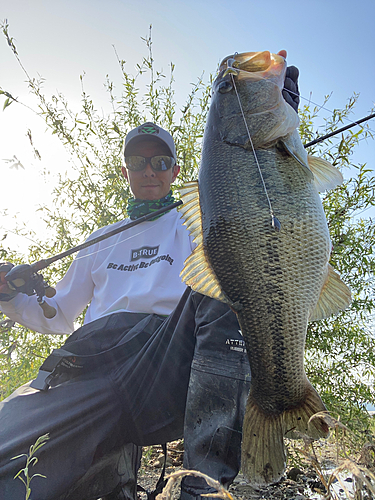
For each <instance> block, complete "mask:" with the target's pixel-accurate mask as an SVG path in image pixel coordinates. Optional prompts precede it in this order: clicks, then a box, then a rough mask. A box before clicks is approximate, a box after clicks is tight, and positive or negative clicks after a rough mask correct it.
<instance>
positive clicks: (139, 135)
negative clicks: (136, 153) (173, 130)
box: [124, 122, 177, 163]
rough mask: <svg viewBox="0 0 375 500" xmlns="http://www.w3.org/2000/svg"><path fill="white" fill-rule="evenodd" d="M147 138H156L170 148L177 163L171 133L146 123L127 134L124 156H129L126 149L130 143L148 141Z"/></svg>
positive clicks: (153, 124)
mask: <svg viewBox="0 0 375 500" xmlns="http://www.w3.org/2000/svg"><path fill="white" fill-rule="evenodd" d="M147 137H150V138H151V137H152V138H155V139H157V140H159V141H160V142H162V143H163V144H165V145H166V146H168V149H169V151H170V152H171V155H172V156H173V158H174V161H175V162H176V163H177V155H176V146H175V145H174V141H173V137H172V136H171V134H170V133H169V132H167V131H166V130H164V129H163V128H161V127H159V126H158V125H155V123H152V122H146V123H144V124H143V125H140V126H139V127H136V128H134V129H133V130H131V131H130V132H129V133H128V134H127V136H126V137H125V147H124V156H127V154H126V148H127V147H128V146H129V144H130V143H132V144H135V143H136V142H140V141H141V140H145V139H147Z"/></svg>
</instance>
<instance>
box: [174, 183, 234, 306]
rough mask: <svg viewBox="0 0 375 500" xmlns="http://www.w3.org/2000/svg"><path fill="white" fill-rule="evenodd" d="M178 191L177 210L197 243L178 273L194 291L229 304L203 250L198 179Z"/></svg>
mask: <svg viewBox="0 0 375 500" xmlns="http://www.w3.org/2000/svg"><path fill="white" fill-rule="evenodd" d="M180 193H181V200H182V201H183V205H181V206H180V207H179V208H178V210H179V211H180V213H181V217H182V218H183V219H184V225H185V226H186V227H187V229H188V230H189V231H190V234H191V236H192V237H193V239H194V241H195V242H196V243H197V247H196V248H195V249H194V250H193V252H192V253H191V254H190V255H189V257H188V258H187V259H186V260H185V266H184V268H183V270H182V271H181V273H180V276H181V279H182V281H184V283H186V284H187V285H188V286H190V288H192V289H193V290H195V291H196V292H199V293H202V294H203V295H207V296H209V297H212V298H214V299H216V300H220V301H221V302H225V303H227V304H231V302H230V301H229V299H228V298H227V297H226V296H225V294H224V293H223V291H222V290H221V287H220V285H219V281H218V279H217V277H216V275H215V273H214V271H213V269H212V268H211V266H210V263H209V262H208V260H207V258H206V254H205V251H204V247H203V237H202V217H201V208H200V204H199V186H198V181H190V182H187V183H186V184H185V185H184V186H183V187H182V188H180Z"/></svg>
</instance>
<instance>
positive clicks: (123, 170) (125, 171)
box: [121, 167, 129, 182]
mask: <svg viewBox="0 0 375 500" xmlns="http://www.w3.org/2000/svg"><path fill="white" fill-rule="evenodd" d="M121 172H122V175H123V176H124V177H125V179H126V180H127V181H128V182H129V178H128V171H127V170H126V168H125V167H121Z"/></svg>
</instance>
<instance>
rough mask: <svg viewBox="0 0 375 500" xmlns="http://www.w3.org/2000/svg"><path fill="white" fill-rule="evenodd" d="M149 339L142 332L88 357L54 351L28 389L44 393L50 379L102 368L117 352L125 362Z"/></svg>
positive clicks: (64, 351)
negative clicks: (121, 354) (97, 367)
mask: <svg viewBox="0 0 375 500" xmlns="http://www.w3.org/2000/svg"><path fill="white" fill-rule="evenodd" d="M149 338H150V334H149V333H148V332H145V331H143V332H140V333H139V334H138V335H137V336H135V337H133V338H132V339H130V340H129V341H127V342H124V343H122V344H119V345H116V346H114V347H111V348H110V349H107V350H106V351H101V352H98V353H96V354H90V355H82V354H74V353H72V352H70V351H68V350H66V349H54V350H53V351H52V353H51V354H50V355H49V356H48V358H46V359H45V361H44V363H43V364H42V366H41V367H40V368H39V373H38V376H37V377H36V379H35V380H33V381H32V382H31V384H30V387H33V388H34V389H38V390H40V391H46V390H47V389H48V388H49V387H50V385H51V382H52V379H53V378H55V377H57V376H58V375H61V374H62V373H69V375H71V377H75V376H76V375H81V374H83V373H86V370H90V369H92V368H93V367H95V366H96V365H98V366H104V361H105V359H106V358H107V357H108V356H111V358H112V357H113V354H114V352H115V351H117V350H118V351H120V350H121V351H122V352H123V353H125V356H123V359H124V361H125V360H126V359H128V358H130V357H131V356H132V355H133V354H135V353H136V352H138V351H139V350H140V349H141V348H142V347H143V345H144V344H145V343H146V342H147V340H148V339H149Z"/></svg>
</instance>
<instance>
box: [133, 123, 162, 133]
mask: <svg viewBox="0 0 375 500" xmlns="http://www.w3.org/2000/svg"><path fill="white" fill-rule="evenodd" d="M138 133H139V134H158V133H159V129H158V128H157V127H155V125H142V127H139V129H138Z"/></svg>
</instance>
